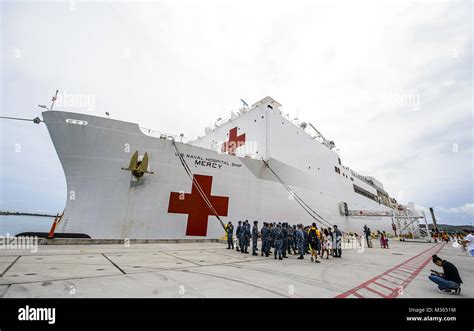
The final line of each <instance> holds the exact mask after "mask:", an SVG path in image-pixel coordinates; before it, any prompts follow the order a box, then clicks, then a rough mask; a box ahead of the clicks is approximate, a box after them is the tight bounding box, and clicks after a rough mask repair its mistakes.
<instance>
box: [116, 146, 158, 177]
mask: <svg viewBox="0 0 474 331" xmlns="http://www.w3.org/2000/svg"><path fill="white" fill-rule="evenodd" d="M122 170H127V171H130V172H132V175H133V176H134V177H135V178H137V179H140V178H141V177H143V175H144V174H153V171H148V153H146V152H145V154H144V155H143V159H142V160H141V161H139V160H138V151H135V153H133V155H132V158H131V159H130V165H129V166H128V168H122Z"/></svg>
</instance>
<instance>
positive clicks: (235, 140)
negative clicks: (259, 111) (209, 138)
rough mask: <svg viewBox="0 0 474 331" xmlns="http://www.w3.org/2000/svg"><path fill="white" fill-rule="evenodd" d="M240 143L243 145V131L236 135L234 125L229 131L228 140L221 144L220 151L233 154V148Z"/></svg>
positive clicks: (237, 146)
mask: <svg viewBox="0 0 474 331" xmlns="http://www.w3.org/2000/svg"><path fill="white" fill-rule="evenodd" d="M242 145H245V133H244V134H241V135H240V136H237V127H235V128H233V129H230V131H229V141H226V142H225V143H223V144H222V152H223V153H225V152H229V155H235V150H236V149H237V148H239V147H240V146H242Z"/></svg>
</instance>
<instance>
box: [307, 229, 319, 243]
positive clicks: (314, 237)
mask: <svg viewBox="0 0 474 331" xmlns="http://www.w3.org/2000/svg"><path fill="white" fill-rule="evenodd" d="M308 235H309V238H308V239H309V241H310V242H316V241H317V240H318V236H317V234H316V230H315V229H311V230H309V233H308Z"/></svg>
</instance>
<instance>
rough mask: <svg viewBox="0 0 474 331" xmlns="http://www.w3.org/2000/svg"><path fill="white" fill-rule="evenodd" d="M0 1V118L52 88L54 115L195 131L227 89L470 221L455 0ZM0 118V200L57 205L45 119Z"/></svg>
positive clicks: (0, 205)
mask: <svg viewBox="0 0 474 331" xmlns="http://www.w3.org/2000/svg"><path fill="white" fill-rule="evenodd" d="M0 6H1V41H0V42H1V82H0V83H1V86H0V92H1V93H0V97H1V101H0V102H1V113H2V115H3V116H17V117H25V118H33V117H36V116H38V115H40V113H41V112H40V108H38V107H37V105H38V104H48V106H49V102H50V98H51V96H52V94H53V93H54V91H55V90H56V89H59V90H60V96H61V97H63V102H62V103H61V104H59V105H58V107H57V109H64V110H71V111H79V112H89V113H93V114H97V115H101V116H103V114H104V112H106V111H108V112H110V113H111V116H112V117H113V118H117V119H121V120H125V121H132V122H138V123H140V124H141V125H143V126H145V127H149V128H152V129H156V130H160V131H164V132H170V133H176V134H179V133H184V134H185V135H186V136H187V137H189V138H196V137H197V136H198V135H202V134H203V132H204V127H206V126H209V125H210V124H212V123H214V121H215V120H216V119H217V118H219V117H227V116H229V115H230V111H231V110H236V109H238V108H239V106H240V101H239V100H240V98H243V99H244V100H246V101H247V102H248V103H253V102H255V101H258V100H260V99H261V98H263V97H265V96H267V95H269V96H272V97H273V98H274V99H276V100H277V101H279V102H280V103H282V104H283V110H284V112H285V113H289V114H290V115H291V116H292V118H295V117H298V118H299V120H300V121H310V122H312V123H314V124H315V125H316V126H317V127H318V128H319V129H320V130H321V131H322V132H323V133H324V134H325V136H326V137H327V138H329V139H331V140H334V141H335V142H336V145H337V147H338V148H339V149H340V154H341V158H342V161H343V163H344V164H345V165H347V166H349V167H351V168H353V169H354V170H356V171H358V172H360V173H362V174H367V175H372V176H374V177H376V178H377V179H379V180H380V181H382V182H383V183H384V185H385V188H386V190H387V191H389V193H390V194H391V195H392V196H394V197H395V198H397V200H398V201H399V202H402V203H407V202H409V201H414V202H415V203H416V205H418V206H420V207H429V206H434V207H435V210H436V212H437V216H438V218H439V219H440V221H442V222H444V223H450V224H471V223H472V220H473V218H474V194H473V187H474V179H473V134H474V133H473V112H472V110H473V109H472V106H473V105H472V92H473V90H472V58H473V52H472V47H473V30H472V2H471V1H449V2H448V1H436V2H435V1H432V2H428V1H417V2H408V1H377V2H372V1H327V2H322V1H290V0H288V1H275V0H272V1H254V0H252V1H245V0H244V1H243V0H239V1H236V0H233V1H226V0H219V1H179V2H178V1H155V2H141V3H135V2H127V1H112V2H108V1H107V2H106V1H100V2H99V1H98V2H82V1H63V2H40V1H35V2H18V1H2V2H1V4H0ZM68 96H69V100H72V101H70V102H66V99H67V97H68ZM71 96H72V97H71ZM0 127H1V141H0V153H1V154H0V161H1V165H0V166H1V174H0V175H1V178H0V185H1V201H0V209H1V210H20V211H46V212H52V213H56V212H59V211H61V210H62V209H63V207H64V204H65V199H66V185H65V180H64V175H63V172H62V169H61V165H60V163H59V160H58V158H57V156H56V154H55V151H54V148H53V145H52V143H51V141H50V139H49V136H48V133H47V131H46V128H45V126H44V125H34V124H32V123H29V122H15V121H8V122H7V121H5V120H1V122H0Z"/></svg>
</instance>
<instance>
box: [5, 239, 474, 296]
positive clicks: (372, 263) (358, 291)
mask: <svg viewBox="0 0 474 331" xmlns="http://www.w3.org/2000/svg"><path fill="white" fill-rule="evenodd" d="M374 244H375V248H371V249H364V251H363V252H358V251H357V250H354V249H346V250H344V251H343V257H342V258H341V259H336V258H332V257H330V259H329V260H323V261H322V262H321V263H320V264H316V263H311V262H310V260H309V256H308V255H306V256H305V259H304V260H297V259H296V256H295V255H290V256H289V258H288V259H284V260H283V261H279V260H274V259H273V257H272V258H264V257H260V256H258V257H255V256H251V254H245V255H244V254H241V253H239V252H236V251H232V250H227V249H226V247H227V245H225V244H222V243H204V242H203V243H200V242H198V243H157V244H131V245H130V246H129V247H125V246H124V245H115V244H113V245H111V244H107V245H105V244H103V245H40V246H39V247H38V252H36V253H31V252H29V251H24V250H23V251H16V250H6V249H3V250H0V272H1V273H0V297H2V298H25V297H26V298H33V297H40V298H46V297H48V298H50V297H54V298H58V297H59V298H71V297H73V298H76V297H77V298H83V297H88V298H89V297H92V298H97V297H156V298H170V297H172V298H179V297H183V298H210V297H223V298H236V297H239V298H242V297H249V298H253V297H257V298H262V297H264V298H267V297H288V298H302V297H310V298H315V297H317V298H334V297H364V298H366V297H371V298H372V297H373V298H383V297H396V298H444V297H450V298H463V297H464V298H465V297H474V264H473V263H472V261H473V260H472V258H471V257H468V256H466V255H465V254H464V253H463V252H461V251H460V250H459V249H456V248H453V247H452V244H451V243H449V244H445V245H443V244H428V243H418V242H395V241H393V240H392V242H391V243H390V244H391V247H390V249H381V248H379V247H378V243H374ZM438 251H439V252H438ZM436 252H438V253H437V254H438V255H439V256H440V257H441V258H443V259H447V260H448V261H450V262H452V263H454V264H455V265H456V266H457V268H458V269H459V271H460V274H461V277H462V279H463V281H464V284H463V287H462V292H461V295H459V296H458V295H453V294H443V293H439V292H438V291H437V289H436V286H435V284H434V283H432V282H430V281H429V280H428V279H427V276H428V275H429V274H430V269H436V270H439V269H438V268H437V267H436V266H435V265H434V264H432V263H431V255H432V254H434V253H436Z"/></svg>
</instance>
